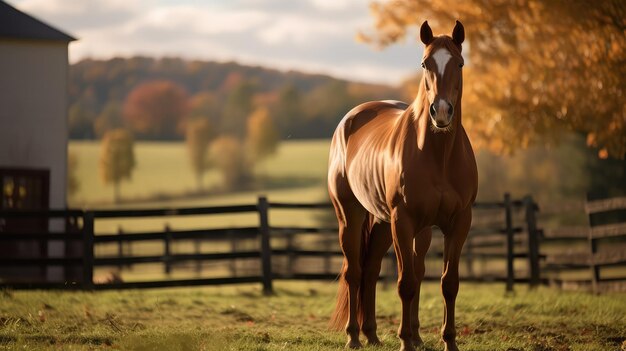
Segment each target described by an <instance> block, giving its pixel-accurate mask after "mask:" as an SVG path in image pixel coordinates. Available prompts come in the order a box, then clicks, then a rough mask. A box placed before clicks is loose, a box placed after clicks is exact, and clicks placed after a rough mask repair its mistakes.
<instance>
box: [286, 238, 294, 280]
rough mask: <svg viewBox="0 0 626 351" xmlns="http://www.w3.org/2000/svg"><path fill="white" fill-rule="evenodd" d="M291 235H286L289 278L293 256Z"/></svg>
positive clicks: (291, 272) (291, 275) (291, 271)
mask: <svg viewBox="0 0 626 351" xmlns="http://www.w3.org/2000/svg"><path fill="white" fill-rule="evenodd" d="M293 236H294V234H293V233H288V234H287V272H286V273H287V277H289V278H291V277H293V261H294V255H293V249H294V247H293Z"/></svg>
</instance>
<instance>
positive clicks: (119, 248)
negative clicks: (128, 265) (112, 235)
mask: <svg viewBox="0 0 626 351" xmlns="http://www.w3.org/2000/svg"><path fill="white" fill-rule="evenodd" d="M122 234H124V231H123V230H122V226H118V227H117V235H122ZM117 257H119V258H123V257H124V248H123V247H122V239H118V240H117ZM117 269H119V270H120V272H121V271H122V263H120V264H118V265H117Z"/></svg>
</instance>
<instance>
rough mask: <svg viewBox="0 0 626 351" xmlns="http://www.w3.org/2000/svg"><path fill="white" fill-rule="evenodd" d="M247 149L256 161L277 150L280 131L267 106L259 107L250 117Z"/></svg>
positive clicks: (249, 155)
mask: <svg viewBox="0 0 626 351" xmlns="http://www.w3.org/2000/svg"><path fill="white" fill-rule="evenodd" d="M246 137H247V139H246V150H247V152H248V157H250V158H251V159H252V160H253V161H254V162H256V161H260V160H262V159H264V158H266V157H267V156H269V155H271V154H273V153H275V152H276V148H277V147H278V132H277V131H276V128H275V127H274V122H273V121H272V117H271V116H270V114H269V110H268V109H267V108H266V107H259V108H257V109H256V110H255V111H254V112H253V113H252V114H251V115H250V117H249V118H248V123H247V135H246Z"/></svg>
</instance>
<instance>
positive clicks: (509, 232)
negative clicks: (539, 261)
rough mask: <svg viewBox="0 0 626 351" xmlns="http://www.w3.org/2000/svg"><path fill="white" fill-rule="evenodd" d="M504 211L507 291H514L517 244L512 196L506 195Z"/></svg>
mask: <svg viewBox="0 0 626 351" xmlns="http://www.w3.org/2000/svg"><path fill="white" fill-rule="evenodd" d="M504 211H505V216H506V217H505V219H506V291H507V292H509V291H513V284H514V283H515V270H514V265H513V264H514V262H515V257H514V253H513V245H514V244H515V241H514V237H513V218H512V214H511V194H509V193H504Z"/></svg>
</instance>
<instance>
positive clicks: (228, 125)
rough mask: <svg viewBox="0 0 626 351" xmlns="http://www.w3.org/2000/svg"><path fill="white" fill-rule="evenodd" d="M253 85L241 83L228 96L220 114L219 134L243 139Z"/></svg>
mask: <svg viewBox="0 0 626 351" xmlns="http://www.w3.org/2000/svg"><path fill="white" fill-rule="evenodd" d="M255 90H256V86H255V84H254V83H252V82H250V81H243V82H241V83H239V84H237V85H236V86H235V87H234V88H233V89H232V90H231V91H230V93H229V94H228V98H227V99H226V104H225V105H224V110H223V113H222V123H221V126H220V132H221V133H226V134H231V135H233V136H235V137H238V138H240V139H243V137H244V136H245V133H246V119H247V118H248V116H249V115H250V113H251V112H252V109H253V101H252V99H253V97H254V93H255Z"/></svg>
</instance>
